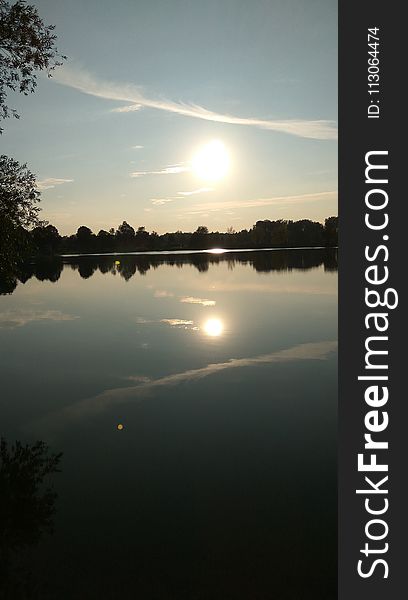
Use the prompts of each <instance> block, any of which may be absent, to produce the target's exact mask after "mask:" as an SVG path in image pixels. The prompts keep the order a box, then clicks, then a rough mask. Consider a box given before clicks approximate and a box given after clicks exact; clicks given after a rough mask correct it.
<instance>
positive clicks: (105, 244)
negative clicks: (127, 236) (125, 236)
mask: <svg viewBox="0 0 408 600" xmlns="http://www.w3.org/2000/svg"><path fill="white" fill-rule="evenodd" d="M96 238H97V239H96V243H97V250H98V252H112V250H113V249H114V241H115V238H114V235H113V234H112V233H109V232H107V231H105V230H104V229H101V230H100V231H99V232H98V235H97V236H96Z"/></svg>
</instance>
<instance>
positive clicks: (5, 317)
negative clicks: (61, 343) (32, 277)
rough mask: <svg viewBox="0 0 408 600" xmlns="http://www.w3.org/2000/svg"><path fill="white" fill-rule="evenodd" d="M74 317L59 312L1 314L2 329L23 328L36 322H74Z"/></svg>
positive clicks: (5, 312) (13, 311)
mask: <svg viewBox="0 0 408 600" xmlns="http://www.w3.org/2000/svg"><path fill="white" fill-rule="evenodd" d="M75 319H79V317H77V316H74V315H69V314H67V313H63V312H61V311H59V310H43V311H42V310H7V311H3V312H1V313H0V329H6V328H7V329H13V328H15V327H22V326H23V325H27V324H28V323H32V322H34V321H73V320H75Z"/></svg>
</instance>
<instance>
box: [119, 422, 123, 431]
mask: <svg viewBox="0 0 408 600" xmlns="http://www.w3.org/2000/svg"><path fill="white" fill-rule="evenodd" d="M118 429H119V431H122V429H123V425H122V423H119V425H118Z"/></svg>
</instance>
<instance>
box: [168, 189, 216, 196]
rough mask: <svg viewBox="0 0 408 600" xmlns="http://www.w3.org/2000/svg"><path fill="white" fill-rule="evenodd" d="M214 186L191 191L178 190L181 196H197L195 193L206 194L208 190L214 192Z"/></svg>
mask: <svg viewBox="0 0 408 600" xmlns="http://www.w3.org/2000/svg"><path fill="white" fill-rule="evenodd" d="M213 191H214V188H211V187H202V188H198V190H191V192H177V193H178V195H179V196H195V194H205V193H206V192H213Z"/></svg>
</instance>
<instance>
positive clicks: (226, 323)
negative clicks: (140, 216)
mask: <svg viewBox="0 0 408 600" xmlns="http://www.w3.org/2000/svg"><path fill="white" fill-rule="evenodd" d="M335 252H336V251H335V250H331V251H327V250H291V251H269V252H247V253H245V252H241V253H227V254H219V255H217V254H213V255H212V254H208V253H203V254H194V255H166V256H147V255H144V256H100V257H98V256H94V257H81V258H78V257H76V258H75V257H67V258H65V259H63V261H58V260H56V261H53V262H51V263H50V262H43V263H37V264H36V265H31V266H29V267H27V270H26V272H24V273H22V274H21V276H20V279H21V281H20V283H19V284H18V285H17V287H16V289H15V290H14V292H13V294H12V295H8V296H1V297H0V343H1V347H2V349H3V352H2V354H3V358H2V363H1V381H2V392H3V393H2V400H1V431H2V435H4V437H5V438H6V439H7V440H8V441H9V442H13V441H15V440H21V441H22V442H23V443H28V442H30V443H31V442H33V441H35V440H37V439H40V440H44V441H45V442H46V443H47V444H48V445H49V446H50V448H51V450H52V451H54V452H63V457H62V461H61V473H57V474H55V475H53V476H52V482H53V484H54V486H55V489H56V491H57V492H58V500H57V502H56V513H55V517H54V528H55V532H54V534H53V535H52V536H45V537H44V538H43V540H42V542H41V543H40V545H39V546H38V547H36V548H35V550H34V551H30V550H24V552H23V550H22V551H21V555H23V556H24V557H25V558H24V559H23V562H24V561H25V562H24V564H23V566H21V569H25V570H26V571H27V572H29V573H30V577H31V580H32V581H33V582H34V583H32V584H30V585H31V589H35V590H37V591H36V592H35V593H37V595H35V594H34V592H33V595H32V597H35V598H37V597H38V598H47V599H48V598H52V599H59V598H64V599H65V598H69V599H72V600H74V599H75V600H76V599H86V600H87V599H91V598H92V599H93V598H99V599H105V598H109V599H110V598H115V599H116V598H126V599H127V598H138V599H141V600H155V599H158V600H159V599H170V598H171V599H173V598H174V599H175V600H183V599H188V600H218V599H220V600H221V599H225V600H227V599H229V598H231V599H241V598H242V599H245V600H257V599H259V600H267V599H268V600H269V599H270V598H274V599H276V600H285V599H290V600H300V599H303V598H314V599H316V600H318V599H319V600H320V599H322V600H323V599H324V600H329V599H331V598H333V599H334V598H335V596H336V593H335V585H336V584H335V578H336V546H337V540H336V403H337V363H336V360H337V356H336V340H337V262H336V255H335ZM22 282H25V283H22ZM118 425H119V426H120V428H119V429H118ZM24 553H25V554H24ZM24 597H26V596H24ZM27 597H31V596H27Z"/></svg>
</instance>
